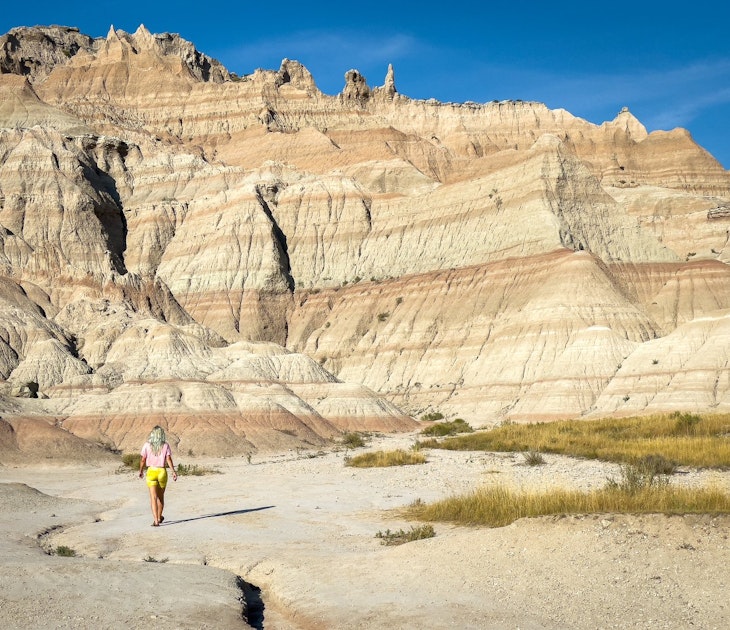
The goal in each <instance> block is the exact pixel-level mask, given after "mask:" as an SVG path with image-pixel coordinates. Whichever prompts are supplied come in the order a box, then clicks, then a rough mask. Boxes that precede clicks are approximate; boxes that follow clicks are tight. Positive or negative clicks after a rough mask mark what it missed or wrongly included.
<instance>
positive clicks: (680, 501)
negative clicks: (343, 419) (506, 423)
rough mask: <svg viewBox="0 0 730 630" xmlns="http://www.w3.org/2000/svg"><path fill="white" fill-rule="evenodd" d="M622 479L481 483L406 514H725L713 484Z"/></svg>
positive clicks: (481, 518)
mask: <svg viewBox="0 0 730 630" xmlns="http://www.w3.org/2000/svg"><path fill="white" fill-rule="evenodd" d="M627 483H628V484H629V486H630V484H631V482H626V481H624V480H622V481H618V482H611V481H609V483H607V484H606V486H605V487H603V488H601V489H598V490H593V491H589V492H581V491H578V490H564V489H554V490H550V491H547V492H528V491H519V490H511V489H509V488H506V487H504V486H499V485H497V486H489V487H485V488H480V489H478V490H475V491H474V492H471V493H469V494H466V495H463V496H454V497H450V498H447V499H444V500H442V501H438V502H436V503H432V504H427V505H416V506H413V505H411V506H409V507H408V508H406V514H407V515H408V516H411V517H413V518H417V519H419V520H424V521H447V522H453V523H456V524H458V525H484V526H488V527H503V526H505V525H509V524H510V523H512V522H514V521H516V520H517V519H520V518H525V517H536V516H548V515H557V514H600V513H628V514H649V513H662V514H688V513H701V514H727V513H730V495H728V494H727V493H725V492H723V491H722V490H720V489H718V488H712V487H706V488H681V487H674V486H671V485H669V484H667V483H656V482H653V483H649V484H645V485H643V486H640V487H628V486H627V485H626V484H627Z"/></svg>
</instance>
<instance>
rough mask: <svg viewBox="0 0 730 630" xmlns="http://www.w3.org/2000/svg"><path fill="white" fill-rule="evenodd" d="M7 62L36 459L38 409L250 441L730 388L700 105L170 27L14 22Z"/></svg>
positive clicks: (2, 313) (729, 203) (7, 374)
mask: <svg viewBox="0 0 730 630" xmlns="http://www.w3.org/2000/svg"><path fill="white" fill-rule="evenodd" d="M0 71H1V72H2V74H0V271H1V274H2V276H1V277H0V372H1V374H0V375H1V376H2V378H3V379H4V383H5V385H4V389H3V390H2V391H3V394H2V396H3V398H2V406H3V419H2V421H1V422H2V423H4V424H3V430H2V432H1V433H0V435H3V436H6V437H3V441H2V448H3V452H4V453H7V454H8V457H10V456H11V455H12V453H17V452H18V450H19V447H18V443H19V442H18V441H19V440H20V438H21V436H22V434H23V433H24V432H27V431H31V430H32V427H33V426H36V425H37V422H39V421H43V422H46V423H47V424H48V425H49V426H51V428H52V429H53V430H55V431H56V433H59V435H60V436H61V434H62V436H61V437H59V439H62V438H63V439H67V438H68V434H69V432H70V433H71V434H73V435H74V436H76V437H78V438H83V439H84V440H87V441H89V442H91V443H96V444H101V445H104V446H107V447H113V448H122V449H133V448H136V446H137V444H138V442H139V441H140V439H141V438H142V437H143V436H144V434H145V432H146V431H147V430H148V428H149V425H150V424H151V423H154V422H162V423H166V425H167V426H168V428H169V429H170V432H171V434H172V435H173V437H174V439H175V440H177V444H178V447H179V448H183V449H186V450H187V451H190V452H191V453H201V454H202V453H206V454H214V453H225V454H234V453H242V452H251V451H253V450H255V449H264V448H280V447H282V446H283V447H290V448H294V447H296V446H297V445H302V444H318V443H321V442H322V440H326V439H328V438H331V437H332V436H335V435H337V433H338V432H340V431H342V430H345V429H348V430H349V429H356V430H357V429H360V430H365V429H374V430H399V429H407V428H410V427H411V426H412V420H411V419H410V418H409V416H412V415H418V414H420V413H422V412H423V411H425V410H439V411H441V412H443V413H445V414H447V415H448V416H457V415H458V416H461V417H464V418H467V419H468V420H469V421H471V422H472V423H474V424H477V425H479V424H490V423H494V422H497V421H500V420H504V419H513V420H530V419H533V420H534V419H549V418H555V417H564V416H576V417H577V416H583V415H597V414H609V413H610V414H625V413H637V412H648V411H662V410H671V409H680V408H681V409H694V410H702V411H710V410H727V408H728V406H730V370H729V368H728V360H729V359H730V344H729V343H728V335H727V326H726V321H727V320H728V318H729V317H730V269H729V268H728V261H729V260H730V248H729V247H728V238H729V225H730V224H729V223H728V215H729V214H730V213H728V211H727V208H728V207H730V173H728V171H725V170H724V169H723V168H722V167H721V165H720V164H719V163H718V162H717V161H716V160H715V159H714V158H713V157H712V156H711V155H709V154H708V153H707V152H706V151H705V150H703V149H702V148H701V147H699V146H698V145H696V144H695V143H694V141H693V140H692V138H691V136H690V135H689V134H688V133H687V132H686V131H684V130H681V129H675V130H672V131H666V132H665V131H657V132H653V133H647V131H646V129H645V128H644V127H643V126H642V125H641V123H640V122H639V121H638V120H636V118H634V117H633V116H632V115H631V113H630V112H629V111H628V110H626V109H624V110H623V111H621V112H620V113H619V114H618V115H617V116H616V118H615V119H614V120H612V121H608V122H605V123H603V124H602V125H595V124H591V123H588V122H586V121H584V120H582V119H580V118H576V117H574V116H572V115H571V114H569V113H568V112H566V111H564V110H550V109H548V108H547V107H545V106H544V105H542V104H539V103H529V102H522V101H507V102H504V101H503V102H492V103H486V104H476V103H464V104H454V103H439V102H437V101H434V100H429V101H419V100H413V99H410V98H408V97H406V96H404V95H401V94H399V93H398V91H397V89H396V82H395V73H394V71H393V68H392V67H389V68H388V70H387V74H386V76H385V81H384V85H383V86H381V87H375V88H371V87H370V86H369V85H368V83H367V81H366V79H365V78H364V77H363V76H362V75H361V74H360V73H359V72H357V71H356V70H350V71H348V72H347V73H346V74H345V85H344V88H343V90H342V92H341V93H340V94H337V95H334V96H331V95H326V94H324V93H322V92H321V91H320V90H319V89H318V88H317V86H316V84H315V82H314V79H313V77H312V75H311V74H310V73H309V71H308V70H307V69H306V68H305V67H303V66H302V65H301V64H300V63H298V62H297V61H293V60H289V59H284V60H283V61H282V64H281V67H280V68H279V69H278V70H256V71H255V72H253V73H252V74H249V75H245V76H237V75H235V74H232V73H230V72H229V71H228V70H227V69H225V68H224V67H223V66H222V65H221V64H220V63H218V62H217V61H215V60H214V59H211V58H210V57H208V56H206V55H205V54H203V53H201V52H199V51H197V50H196V49H195V47H194V46H193V45H192V44H191V43H189V42H186V41H184V40H183V39H181V38H180V37H179V36H177V35H170V34H162V35H155V34H152V33H150V32H149V31H148V30H147V29H145V28H144V27H143V26H140V28H139V29H138V30H137V31H136V32H135V33H133V34H130V33H125V32H123V31H119V30H115V29H114V28H113V27H112V28H111V29H110V30H109V33H108V35H107V36H106V37H105V38H98V39H93V38H90V37H87V36H85V35H82V34H80V33H79V32H78V30H77V29H73V28H64V27H35V28H18V29H13V30H12V31H10V32H9V33H7V34H6V35H4V36H3V37H2V38H0ZM29 419H33V421H34V423H36V424H33V423H31V422H30V421H28V422H23V420H29ZM25 439H28V438H27V437H26V438H25ZM99 455H100V456H101V455H103V453H102V451H99Z"/></svg>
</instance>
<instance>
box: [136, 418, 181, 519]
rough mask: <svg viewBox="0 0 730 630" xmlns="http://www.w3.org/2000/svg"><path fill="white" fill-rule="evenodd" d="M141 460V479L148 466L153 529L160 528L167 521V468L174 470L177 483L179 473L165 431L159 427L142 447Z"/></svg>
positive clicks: (174, 478)
mask: <svg viewBox="0 0 730 630" xmlns="http://www.w3.org/2000/svg"><path fill="white" fill-rule="evenodd" d="M140 455H141V456H142V458H141V459H140V460H139V478H140V479H141V478H142V475H143V473H144V469H145V466H147V486H148V487H149V489H150V507H151V508H152V519H153V521H152V527H159V525H160V523H162V521H164V520H165V517H164V516H162V510H163V509H164V508H165V487H166V486H167V466H169V467H170V468H171V469H172V479H173V481H177V472H176V471H175V465H174V464H173V463H172V449H171V448H170V445H169V444H168V443H167V441H166V438H165V430H164V429H163V428H162V427H161V426H159V425H157V426H156V427H155V428H154V429H152V431H151V432H150V436H149V437H148V438H147V441H146V442H145V443H144V446H143V447H142V452H141V453H140Z"/></svg>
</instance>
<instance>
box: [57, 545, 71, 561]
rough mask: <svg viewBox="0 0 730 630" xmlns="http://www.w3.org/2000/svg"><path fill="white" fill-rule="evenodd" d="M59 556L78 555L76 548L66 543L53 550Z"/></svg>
mask: <svg viewBox="0 0 730 630" xmlns="http://www.w3.org/2000/svg"><path fill="white" fill-rule="evenodd" d="M53 553H54V554H55V555H57V556H61V557H63V558H75V557H76V550H75V549H71V547H67V546H66V545H58V547H56V549H55V550H54V552H53Z"/></svg>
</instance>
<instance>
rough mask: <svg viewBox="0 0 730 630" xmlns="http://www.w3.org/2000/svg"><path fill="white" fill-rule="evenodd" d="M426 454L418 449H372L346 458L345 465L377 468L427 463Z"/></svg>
mask: <svg viewBox="0 0 730 630" xmlns="http://www.w3.org/2000/svg"><path fill="white" fill-rule="evenodd" d="M425 463H426V456H425V455H424V454H423V453H419V452H418V451H404V450H401V449H398V450H395V451H371V452H369V453H362V454H361V455H355V456H354V457H348V458H346V459H345V465H347V466H353V467H355V468H376V467H384V466H407V465H410V464H425Z"/></svg>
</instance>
